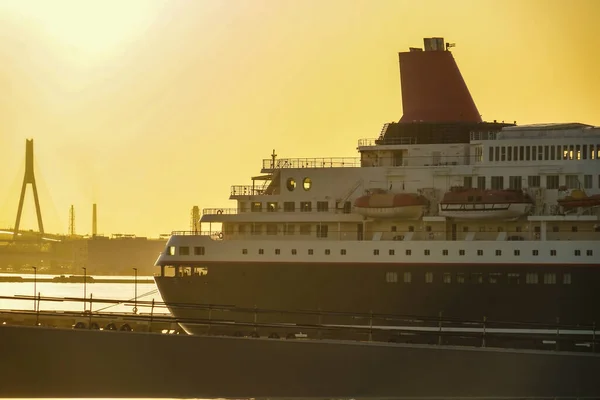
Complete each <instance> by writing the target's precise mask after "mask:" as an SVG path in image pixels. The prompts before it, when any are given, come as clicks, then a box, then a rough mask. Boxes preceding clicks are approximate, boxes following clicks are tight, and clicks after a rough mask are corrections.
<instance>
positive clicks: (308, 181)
mask: <svg viewBox="0 0 600 400" xmlns="http://www.w3.org/2000/svg"><path fill="white" fill-rule="evenodd" d="M311 186H312V181H311V179H310V178H304V180H303V181H302V188H303V189H304V190H310V187H311Z"/></svg>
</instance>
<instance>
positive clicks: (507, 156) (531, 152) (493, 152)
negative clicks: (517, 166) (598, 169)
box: [488, 144, 600, 161]
mask: <svg viewBox="0 0 600 400" xmlns="http://www.w3.org/2000/svg"><path fill="white" fill-rule="evenodd" d="M488 158H489V160H490V161H557V160H587V159H590V160H600V144H597V145H593V144H590V145H588V144H583V145H580V144H576V145H573V144H571V145H543V146H492V147H490V148H489V153H488Z"/></svg>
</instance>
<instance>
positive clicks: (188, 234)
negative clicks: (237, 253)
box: [171, 231, 223, 240]
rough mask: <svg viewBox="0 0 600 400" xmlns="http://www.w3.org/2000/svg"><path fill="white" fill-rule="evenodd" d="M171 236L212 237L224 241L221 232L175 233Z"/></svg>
mask: <svg viewBox="0 0 600 400" xmlns="http://www.w3.org/2000/svg"><path fill="white" fill-rule="evenodd" d="M171 236H210V237H211V239H214V240H221V239H223V233H222V232H221V231H173V232H171Z"/></svg>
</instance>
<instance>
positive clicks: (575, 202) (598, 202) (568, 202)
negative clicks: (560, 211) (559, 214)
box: [557, 187, 600, 210]
mask: <svg viewBox="0 0 600 400" xmlns="http://www.w3.org/2000/svg"><path fill="white" fill-rule="evenodd" d="M557 203H558V204H559V205H561V206H563V208H564V209H567V210H568V209H573V208H578V207H597V206H600V194H595V195H592V196H588V195H587V194H586V193H585V192H584V191H583V190H580V189H572V190H571V189H567V188H564V187H561V188H560V189H559V191H558V200H557Z"/></svg>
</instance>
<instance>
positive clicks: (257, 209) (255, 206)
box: [250, 201, 262, 212]
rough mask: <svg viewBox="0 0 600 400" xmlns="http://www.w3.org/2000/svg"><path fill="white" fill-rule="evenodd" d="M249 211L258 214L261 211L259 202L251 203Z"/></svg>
mask: <svg viewBox="0 0 600 400" xmlns="http://www.w3.org/2000/svg"><path fill="white" fill-rule="evenodd" d="M250 211H252V212H260V211H262V203H261V202H260V201H253V202H252V204H251V205H250Z"/></svg>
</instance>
